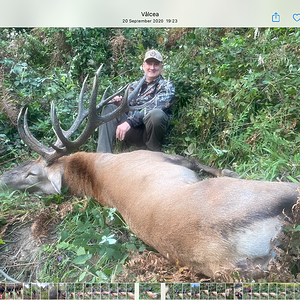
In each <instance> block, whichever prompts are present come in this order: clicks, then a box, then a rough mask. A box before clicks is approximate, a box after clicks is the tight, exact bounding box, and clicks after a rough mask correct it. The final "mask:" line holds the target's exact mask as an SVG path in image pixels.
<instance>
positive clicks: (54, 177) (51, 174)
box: [48, 167, 63, 194]
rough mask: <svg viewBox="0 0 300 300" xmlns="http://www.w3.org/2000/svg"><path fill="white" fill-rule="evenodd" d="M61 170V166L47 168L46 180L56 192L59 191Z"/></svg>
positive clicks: (58, 192)
mask: <svg viewBox="0 0 300 300" xmlns="http://www.w3.org/2000/svg"><path fill="white" fill-rule="evenodd" d="M62 176H63V170H62V169H61V168H59V169H58V168H54V169H52V168H51V167H49V168H48V180H49V181H50V182H51V184H52V187H53V188H54V189H55V191H56V193H57V194H60V193H61V188H62Z"/></svg>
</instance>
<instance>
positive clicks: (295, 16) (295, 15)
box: [293, 14, 300, 22]
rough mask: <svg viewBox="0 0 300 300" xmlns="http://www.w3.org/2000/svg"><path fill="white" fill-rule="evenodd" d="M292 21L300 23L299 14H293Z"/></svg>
mask: <svg viewBox="0 0 300 300" xmlns="http://www.w3.org/2000/svg"><path fill="white" fill-rule="evenodd" d="M293 19H294V20H295V21H296V22H299V21H300V14H293Z"/></svg>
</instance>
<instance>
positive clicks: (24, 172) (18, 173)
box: [0, 65, 146, 194]
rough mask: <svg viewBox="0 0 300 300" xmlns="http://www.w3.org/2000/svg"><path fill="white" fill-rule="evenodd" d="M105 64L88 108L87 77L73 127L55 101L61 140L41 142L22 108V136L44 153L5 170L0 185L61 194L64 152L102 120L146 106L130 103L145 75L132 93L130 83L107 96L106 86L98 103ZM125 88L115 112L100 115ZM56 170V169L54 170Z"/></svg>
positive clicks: (57, 132)
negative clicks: (65, 124)
mask: <svg viewBox="0 0 300 300" xmlns="http://www.w3.org/2000/svg"><path fill="white" fill-rule="evenodd" d="M102 66H103V65H101V66H100V68H99V69H98V70H97V72H96V74H95V78H94V83H93V88H92V93H91V100H90V104H89V109H88V110H86V109H85V108H84V105H83V96H84V93H85V89H86V82H87V78H88V77H86V78H85V80H84V82H83V85H82V88H81V92H80V95H79V101H78V114H77V118H76V120H75V121H74V123H73V124H72V126H71V127H70V129H69V130H63V129H62V128H61V127H60V124H59V120H58V117H57V114H56V109H55V106H54V103H53V102H52V104H51V122H52V128H53V130H54V132H55V135H56V137H57V140H56V142H55V143H51V142H48V143H49V146H45V145H44V144H42V143H41V142H39V141H38V140H37V139H36V138H35V137H34V136H33V135H32V133H31V132H30V130H29V126H28V121H27V119H28V116H27V115H28V109H26V110H24V109H21V111H20V113H19V117H18V131H19V135H20V137H21V139H22V140H23V141H24V143H25V144H27V146H28V147H30V148H31V149H32V150H33V151H35V152H36V153H38V154H39V155H40V157H39V158H38V159H37V160H35V161H29V162H25V163H23V164H21V165H20V166H18V167H16V168H14V169H12V170H10V171H8V172H6V173H4V174H3V175H1V176H0V188H2V189H13V190H21V191H25V190H27V191H29V192H37V193H43V194H57V193H60V189H61V177H62V173H63V167H62V163H58V161H59V159H60V158H61V157H62V156H65V155H68V154H70V153H72V152H74V151H76V150H78V149H79V147H80V146H81V145H83V144H84V143H85V142H86V141H87V140H88V138H89V137H90V136H91V135H92V134H93V132H94V131H95V129H96V128H98V127H99V126H101V125H102V124H104V123H106V122H109V121H110V120H112V119H114V118H117V117H118V116H120V115H121V114H123V113H125V112H128V111H130V110H131V111H132V110H140V109H143V108H144V107H145V106H146V105H143V106H129V103H130V101H131V100H132V99H134V98H135V97H136V95H137V93H138V91H139V89H140V87H141V85H142V84H143V82H144V81H145V76H144V77H143V78H142V79H141V81H140V83H139V84H138V86H137V87H136V89H135V90H134V91H133V92H132V93H130V94H129V89H128V84H127V85H126V86H125V87H123V88H121V89H120V90H118V91H117V92H116V93H114V94H113V95H111V96H109V97H107V98H106V94H107V91H108V88H106V90H105V92H104V94H103V97H102V99H101V101H100V103H99V104H97V95H98V86H99V75H100V72H101V69H102ZM125 89H126V91H125V95H124V97H123V99H122V102H121V104H120V106H118V107H117V108H116V109H115V110H114V111H113V112H111V113H109V114H107V115H100V114H98V112H101V111H102V108H103V107H104V106H105V105H107V104H108V103H113V101H112V99H113V98H114V97H115V96H117V95H119V94H120V93H121V92H122V91H124V90H125ZM86 118H87V122H86V126H85V128H84V130H83V132H82V133H81V134H80V136H79V137H78V138H77V139H76V140H74V141H71V140H70V137H71V136H72V135H73V134H74V132H75V131H76V130H77V129H78V127H79V126H80V124H81V123H82V122H83V120H85V119H86ZM53 171H55V172H53Z"/></svg>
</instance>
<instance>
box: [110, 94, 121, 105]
mask: <svg viewBox="0 0 300 300" xmlns="http://www.w3.org/2000/svg"><path fill="white" fill-rule="evenodd" d="M122 99H123V97H122V96H116V97H114V98H113V99H112V100H111V101H114V104H115V105H116V106H120V105H121V102H122Z"/></svg>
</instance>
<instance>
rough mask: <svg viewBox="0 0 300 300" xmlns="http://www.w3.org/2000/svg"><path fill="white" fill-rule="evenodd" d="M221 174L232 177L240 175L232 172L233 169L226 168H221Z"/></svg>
mask: <svg viewBox="0 0 300 300" xmlns="http://www.w3.org/2000/svg"><path fill="white" fill-rule="evenodd" d="M221 176H222V177H232V178H239V177H240V176H239V175H238V174H237V173H235V172H233V171H230V170H228V169H223V170H222V172H221Z"/></svg>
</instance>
